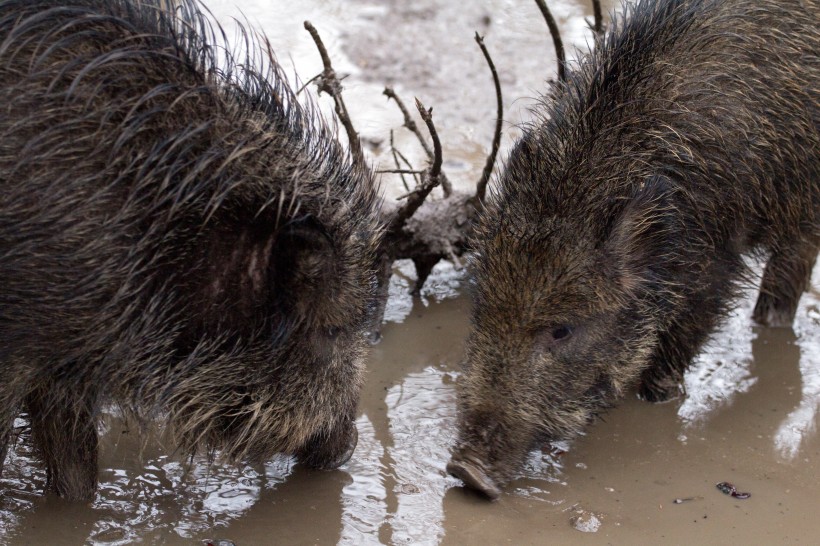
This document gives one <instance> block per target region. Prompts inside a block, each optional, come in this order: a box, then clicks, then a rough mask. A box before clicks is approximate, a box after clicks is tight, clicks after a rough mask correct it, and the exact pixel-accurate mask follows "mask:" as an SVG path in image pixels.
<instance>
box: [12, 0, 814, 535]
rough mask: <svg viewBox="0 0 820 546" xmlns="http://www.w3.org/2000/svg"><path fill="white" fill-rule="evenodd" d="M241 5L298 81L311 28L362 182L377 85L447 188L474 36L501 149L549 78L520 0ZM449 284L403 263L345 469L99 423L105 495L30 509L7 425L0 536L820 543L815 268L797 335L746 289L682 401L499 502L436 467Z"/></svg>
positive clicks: (448, 413)
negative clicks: (496, 73)
mask: <svg viewBox="0 0 820 546" xmlns="http://www.w3.org/2000/svg"><path fill="white" fill-rule="evenodd" d="M235 3H236V4H238V5H239V6H240V7H241V9H242V12H244V15H245V17H247V19H248V20H249V21H250V22H252V23H253V24H257V25H258V26H259V27H261V28H263V29H265V30H266V32H267V33H268V34H269V35H270V36H271V38H272V41H273V45H274V48H275V50H276V51H277V52H278V53H279V56H280V60H281V61H282V63H283V65H285V66H286V70H287V71H289V72H290V73H292V72H293V71H292V69H288V68H287V67H289V66H290V63H291V59H292V63H293V64H294V65H295V66H297V67H298V68H299V70H298V72H299V76H301V79H302V80H303V81H304V80H307V79H309V78H310V77H311V76H313V75H314V74H316V73H318V72H319V71H320V62H319V59H318V55H317V54H316V53H315V50H314V46H313V44H312V42H311V41H310V38H309V36H308V35H307V33H306V32H305V31H304V30H303V28H302V21H303V20H304V19H310V20H311V21H313V23H314V24H315V25H316V26H317V28H319V30H320V31H321V32H322V35H323V37H324V38H325V42H326V44H327V45H328V47H329V49H330V52H331V55H332V56H333V59H334V64H335V65H336V67H337V69H338V70H339V71H340V72H343V73H347V74H350V75H349V77H348V78H347V79H345V80H344V83H345V86H346V89H347V91H346V97H347V99H348V102H349V106H350V110H351V114H352V116H353V119H354V121H355V122H356V125H357V127H358V128H359V129H360V130H361V132H362V134H363V136H364V137H365V139H367V140H368V141H369V142H370V145H369V148H368V149H369V151H370V153H371V154H372V156H371V157H372V160H373V162H374V165H376V167H377V168H379V167H380V166H381V165H382V164H387V167H390V166H391V165H390V164H389V163H390V162H391V161H392V158H390V157H389V155H388V154H386V141H387V138H388V137H389V131H390V129H391V128H395V129H397V128H399V127H400V126H401V123H402V121H401V117H400V116H399V114H398V112H397V111H396V109H395V108H394V107H393V105H392V104H388V103H386V101H385V99H384V98H383V97H382V95H381V91H382V88H383V86H384V84H386V83H387V84H390V85H393V86H395V87H396V90H397V91H398V92H400V93H401V94H402V95H403V96H405V97H406V100H407V101H408V102H409V101H410V100H411V99H412V97H413V96H414V95H415V96H419V97H420V98H422V100H424V101H425V103H426V104H427V105H428V106H433V107H434V116H436V120H437V123H438V124H439V128H440V132H441V134H442V140H443V143H444V146H445V161H446V163H445V169H446V171H447V173H448V175H449V176H450V178H451V179H452V180H453V182H454V183H455V185H456V187H460V188H462V189H467V188H469V187H470V186H471V185H472V184H473V183H474V181H475V180H477V179H478V176H479V174H480V170H481V168H482V166H483V160H484V154H485V152H486V149H487V148H488V147H489V143H490V139H491V132H492V127H493V124H494V116H495V113H494V108H495V106H494V101H495V98H494V92H493V89H492V84H491V81H490V79H489V74H488V73H487V71H486V70H487V69H486V66H485V65H484V64H483V59H481V57H480V55H479V53H478V50H477V48H476V46H475V45H474V43H473V42H472V35H473V32H474V31H475V30H478V31H479V32H481V33H482V34H484V35H486V41H487V45H488V47H489V48H490V51H491V52H492V54H493V56H494V58H495V62H496V64H497V65H498V66H499V70H500V72H501V77H502V84H503V85H504V93H505V105H506V111H507V119H508V120H509V121H508V123H507V125H506V126H505V127H506V128H505V140H504V143H505V144H504V145H505V146H509V143H510V142H512V140H513V139H514V137H515V136H516V133H517V129H516V128H515V126H514V125H515V124H517V123H520V122H522V121H526V120H527V119H529V114H528V111H527V109H528V108H529V107H531V106H532V105H533V104H534V98H533V97H535V96H536V95H537V93H538V92H539V90H543V89H544V81H545V79H546V78H548V77H550V76H551V75H552V74H553V73H554V58H553V53H552V46H551V40H550V38H549V36H548V35H547V34H546V33H545V31H544V27H543V23H542V21H541V19H540V16H539V15H538V12H537V10H536V8H535V7H534V5H532V3H531V2H529V1H525V0H492V1H489V0H488V1H476V2H459V3H457V2H449V1H444V0H440V1H433V0H419V1H417V2H412V3H407V2H398V1H394V0H384V1H376V0H372V1H370V2H366V1H364V0H351V1H349V2H345V3H341V2H334V1H330V0H305V1H304V2H283V1H280V0H273V1H269V2H268V1H263V0H256V1H250V0H247V1H244V2H243V1H241V0H237V1H236V2H235ZM232 4H233V3H232V2H228V1H226V0H211V1H210V2H208V5H209V6H210V7H211V8H212V9H213V12H214V14H215V15H216V16H217V17H218V18H220V20H222V21H224V22H226V24H228V25H230V20H229V19H228V17H229V16H231V15H238V16H240V17H241V15H239V12H238V11H237V10H236V8H235V7H234V6H233V5H232ZM550 5H551V6H553V11H554V12H555V14H556V17H557V18H558V20H559V23H560V24H561V25H562V28H563V29H564V35H565V40H566V41H567V42H569V43H571V44H575V45H578V46H580V47H583V43H584V41H585V40H588V39H589V36H590V34H589V32H588V31H586V30H585V23H584V22H583V17H584V16H586V17H589V16H590V15H591V13H590V9H589V7H588V6H587V2H585V1H581V2H570V1H565V2H558V1H557V0H553V1H551V2H550ZM228 36H229V38H230V36H231V33H230V32H229V33H228ZM522 52H525V53H522ZM319 101H320V102H321V104H322V105H323V107H324V106H326V103H325V102H324V99H319ZM405 133H406V132H404V131H397V133H396V139H397V143H398V145H400V146H402V148H403V149H404V150H405V153H407V154H408V155H409V156H410V158H411V160H413V161H414V162H418V163H419V164H421V154H420V153H419V151H418V150H417V149H415V148H414V145H415V143H414V142H413V140H412V138H410V137H409V135H407V134H405ZM379 142H381V144H378V143H379ZM414 150H415V151H414ZM414 154H415V155H414ZM385 186H386V187H385V192H386V195H387V196H388V197H391V196H395V195H397V194H399V193H401V192H402V190H401V186H400V182H398V181H397V180H391V179H387V178H385ZM459 279H460V275H459V273H458V272H457V271H454V270H453V268H452V266H450V265H447V264H443V265H442V266H440V267H439V268H438V269H437V271H436V272H435V273H434V275H433V277H432V278H431V279H430V281H428V286H427V288H426V290H425V292H424V293H423V295H422V296H423V297H422V298H421V299H419V298H416V299H413V298H411V297H410V296H409V290H410V287H411V286H412V280H413V271H412V266H410V265H408V264H403V265H401V266H400V267H399V268H398V270H397V274H396V275H395V276H394V279H393V286H392V287H391V301H390V306H389V309H388V316H387V318H388V319H389V321H390V322H389V323H388V324H387V325H386V326H385V328H384V332H383V334H384V339H383V341H382V343H381V344H380V345H378V346H377V347H375V348H373V350H372V352H371V355H370V358H369V361H368V369H369V372H368V377H367V384H366V386H365V389H364V392H363V396H362V402H361V415H360V417H359V420H358V428H359V446H358V448H357V450H356V453H355V455H354V457H353V458H352V459H351V461H350V462H349V463H347V464H346V465H344V466H343V467H342V468H341V469H339V470H337V471H333V472H311V471H308V470H305V469H303V468H301V467H299V466H298V465H294V463H293V461H292V460H291V459H289V458H282V459H279V460H274V461H270V462H269V463H268V464H266V465H264V466H261V467H251V466H245V467H229V466H222V465H219V464H213V463H210V462H209V461H208V460H205V459H203V458H197V459H194V460H187V459H182V458H180V457H179V456H177V455H176V454H175V453H174V452H173V449H172V447H171V446H166V445H165V444H164V443H163V441H162V437H161V435H160V434H157V435H156V436H155V437H152V438H149V439H148V441H147V442H145V443H143V442H142V441H140V440H139V439H138V438H136V437H135V433H134V432H133V431H131V430H130V429H129V427H128V425H127V423H123V422H122V421H121V420H120V419H119V418H118V417H117V416H116V415H115V414H112V415H111V416H109V418H108V419H107V420H106V426H105V432H104V435H103V437H102V454H101V460H100V474H99V477H100V490H99V493H98V495H97V497H96V499H95V500H94V502H93V503H91V504H78V503H74V504H72V503H66V502H63V501H61V500H60V499H56V498H52V497H44V496H42V494H41V491H42V489H43V485H44V483H45V475H44V473H43V472H42V470H40V469H38V468H37V466H36V464H35V462H34V461H33V458H32V454H31V452H30V444H29V443H28V441H27V438H26V434H25V421H24V420H23V419H19V420H18V422H17V425H18V427H19V428H18V430H19V431H21V434H20V436H19V438H18V441H17V443H16V445H15V446H14V449H13V450H12V453H11V454H10V455H9V459H8V462H7V467H6V469H5V472H4V475H3V479H2V480H0V543H3V544H9V545H22V544H31V545H42V544H53V545H63V544H65V545H72V544H83V543H91V544H106V545H119V544H133V543H142V544H171V545H176V544H180V545H182V544H199V543H201V540H202V539H205V538H225V539H229V540H232V541H233V542H234V543H235V544H237V545H238V546H248V545H266V544H507V543H509V544H543V543H546V542H548V541H551V542H556V543H560V544H573V543H590V542H592V543H615V544H641V543H658V542H666V543H683V542H684V541H685V542H687V543H689V542H696V543H718V542H723V541H726V540H732V541H733V542H747V543H753V544H754V543H806V544H808V543H814V542H815V541H816V537H817V536H820V519H818V518H817V517H816V512H817V509H816V507H817V502H816V497H817V492H818V490H820V463H819V462H818V460H820V459H819V458H818V456H820V438H819V437H818V435H817V432H816V421H817V413H818V409H820V289H818V286H820V267H818V268H817V269H816V270H815V272H814V289H813V291H812V292H811V293H810V294H807V295H806V296H805V297H804V299H803V302H802V305H801V307H800V310H799V312H798V318H797V320H796V323H795V327H794V329H793V330H775V329H761V328H756V327H754V326H753V325H752V324H751V321H750V319H749V316H750V314H751V305H752V303H753V299H752V298H753V296H752V295H751V294H750V295H749V296H748V297H747V299H746V300H745V301H744V303H743V304H742V305H740V306H739V308H738V310H737V312H736V313H735V314H734V315H733V316H732V317H731V318H730V319H729V320H728V321H727V323H726V324H725V326H724V327H723V328H722V329H721V331H720V332H719V333H718V334H717V335H716V336H715V337H714V339H713V341H712V342H711V343H710V344H709V346H708V347H707V349H706V350H705V351H704V353H703V355H702V356H701V357H700V358H699V359H698V361H697V362H696V364H695V366H693V368H692V369H691V370H690V372H689V373H688V374H687V376H686V388H687V391H688V395H687V397H686V398H683V399H681V400H676V401H673V402H669V403H666V404H661V405H652V404H647V403H643V402H640V401H638V400H636V399H635V397H634V396H629V397H628V398H627V399H626V400H624V401H623V403H622V404H621V405H619V406H618V407H617V408H616V409H614V410H612V411H610V412H609V413H608V414H606V415H605V416H604V420H603V421H601V422H598V423H596V424H595V425H594V426H592V427H590V428H589V429H588V431H587V435H586V436H584V437H582V438H579V439H577V440H575V441H573V442H571V443H564V444H560V445H556V446H545V448H544V450H543V451H541V452H537V453H533V454H531V457H530V459H529V461H528V464H527V468H526V469H525V472H524V473H523V475H522V477H521V478H520V479H518V480H516V481H515V482H513V483H512V484H511V485H510V487H508V488H507V489H506V490H505V493H504V495H503V496H502V497H501V499H500V500H499V501H498V502H495V503H488V502H486V501H484V500H482V499H481V498H479V497H477V496H476V495H474V494H472V493H470V492H468V491H465V490H463V489H462V488H461V487H460V486H459V482H458V481H457V480H455V479H453V478H450V477H447V476H446V475H445V473H444V466H445V464H446V461H447V458H448V455H449V449H450V446H451V443H452V441H453V436H454V431H453V425H454V419H455V385H456V383H457V381H458V377H459V360H460V358H461V355H462V352H463V348H462V343H463V339H464V336H465V334H466V332H467V327H468V310H469V304H468V302H467V300H466V298H465V297H464V296H463V295H461V292H463V290H462V288H461V286H460V280H459ZM722 481H728V482H731V483H733V484H734V485H736V486H737V488H738V490H740V491H744V492H749V493H751V495H752V496H751V498H749V499H745V500H740V499H736V498H732V497H730V496H727V495H724V494H723V493H721V492H720V491H719V490H718V489H717V488H716V487H715V484H716V483H718V482H722ZM676 499H679V500H681V501H682V502H680V503H677V504H676V503H675V500H676ZM578 528H581V529H586V530H587V531H593V532H591V533H583V532H581V531H580V530H578Z"/></svg>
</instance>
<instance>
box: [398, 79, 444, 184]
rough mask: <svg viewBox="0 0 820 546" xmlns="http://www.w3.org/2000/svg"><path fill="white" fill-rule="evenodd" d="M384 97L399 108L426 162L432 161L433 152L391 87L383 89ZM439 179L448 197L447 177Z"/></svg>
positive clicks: (442, 176) (442, 174) (442, 175)
mask: <svg viewBox="0 0 820 546" xmlns="http://www.w3.org/2000/svg"><path fill="white" fill-rule="evenodd" d="M384 95H385V96H386V97H387V98H388V99H393V100H394V101H396V105H397V106H398V107H399V110H401V113H402V115H403V116H404V126H405V127H406V128H407V129H408V130H409V131H410V132H411V133H413V134H414V135H416V138H417V139H418V141H419V144H421V147H422V148H423V149H424V153H425V154H427V160H428V161H433V159H434V154H433V150H431V149H430V145H429V144H427V140H426V139H425V138H424V135H422V134H421V130H420V129H419V126H418V125H416V122H415V121H413V117H412V116H411V115H410V111H409V110H408V109H407V107H406V106H405V105H404V102H402V100H401V99H400V98H399V96H398V95H397V94H396V92H395V91H394V90H393V88H392V87H385V88H384ZM439 178H440V180H439V182H441V189H442V190H443V191H444V196H445V197H450V194H452V193H453V186H452V184H450V181H449V180H448V179H447V177H446V176H445V175H444V173H441V176H440V177H439Z"/></svg>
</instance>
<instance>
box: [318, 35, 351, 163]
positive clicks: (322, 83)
mask: <svg viewBox="0 0 820 546" xmlns="http://www.w3.org/2000/svg"><path fill="white" fill-rule="evenodd" d="M305 30H307V31H308V32H309V33H310V35H311V37H313V41H314V42H315V43H316V48H317V49H318V50H319V55H320V56H321V57H322V65H324V70H323V71H322V73H321V74H319V75H318V76H317V77H316V78H314V79H315V80H316V85H317V87H318V88H319V93H320V94H321V93H322V91H324V92H325V93H327V94H328V95H330V96H331V97H333V103H334V105H335V109H336V116H337V117H338V118H339V121H340V122H341V124H342V126H343V127H344V128H345V132H346V133H347V140H348V143H349V144H348V145H349V146H350V153H351V154H352V155H353V159H354V160H355V161H357V162H359V163H363V162H364V152H362V143H361V142H360V141H359V134H358V133H357V132H356V129H354V128H353V122H351V121H350V115H349V114H348V113H347V106H346V105H345V102H344V100H343V99H342V85H341V84H340V83H339V78H338V77H337V76H336V72H335V71H334V70H333V65H332V64H331V62H330V56H329V55H328V54H327V49H325V44H324V43H323V42H322V39H321V38H320V37H319V31H317V30H316V27H314V26H313V25H312V24H311V23H310V21H305Z"/></svg>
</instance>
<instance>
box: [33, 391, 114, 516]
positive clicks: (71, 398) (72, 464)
mask: <svg viewBox="0 0 820 546" xmlns="http://www.w3.org/2000/svg"><path fill="white" fill-rule="evenodd" d="M27 406H28V411H29V415H30V417H31V437H32V440H33V442H34V445H35V447H36V449H37V451H38V452H39V454H40V456H41V457H42V459H43V462H44V463H45V467H46V476H47V478H46V480H47V483H46V488H47V489H48V490H50V491H54V492H55V493H57V494H58V495H60V496H61V497H64V498H65V499H68V500H90V499H91V498H92V497H93V495H94V490H95V489H96V487H97V441H98V440H97V430H96V425H95V421H94V417H93V413H92V408H91V404H89V403H88V401H87V400H84V399H82V397H81V396H80V395H77V394H75V393H74V392H72V390H71V389H70V388H68V387H67V386H64V385H60V384H59V383H58V382H56V381H52V382H49V384H48V385H43V386H40V387H38V388H37V389H36V390H35V391H33V392H32V393H31V394H30V395H29V397H28V400H27Z"/></svg>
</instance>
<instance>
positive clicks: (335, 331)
mask: <svg viewBox="0 0 820 546" xmlns="http://www.w3.org/2000/svg"><path fill="white" fill-rule="evenodd" d="M341 332H342V329H341V328H337V327H335V326H331V327H330V328H328V329H327V332H326V334H327V337H329V338H330V339H336V338H337V337H339V334H340V333H341Z"/></svg>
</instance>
